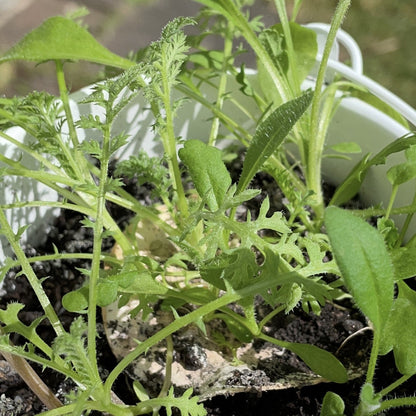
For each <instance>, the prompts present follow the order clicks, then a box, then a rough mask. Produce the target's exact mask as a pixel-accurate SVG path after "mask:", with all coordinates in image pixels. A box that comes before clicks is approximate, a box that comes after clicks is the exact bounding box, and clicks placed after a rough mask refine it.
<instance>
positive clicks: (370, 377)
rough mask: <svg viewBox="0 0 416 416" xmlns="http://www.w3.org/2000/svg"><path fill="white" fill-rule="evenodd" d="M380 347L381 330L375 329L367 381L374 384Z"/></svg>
mask: <svg viewBox="0 0 416 416" xmlns="http://www.w3.org/2000/svg"><path fill="white" fill-rule="evenodd" d="M379 349H380V331H378V330H376V329H374V338H373V345H372V347H371V353H370V360H369V362H368V368H367V376H366V383H368V384H373V378H374V373H375V371H376V365H377V358H378V352H379Z"/></svg>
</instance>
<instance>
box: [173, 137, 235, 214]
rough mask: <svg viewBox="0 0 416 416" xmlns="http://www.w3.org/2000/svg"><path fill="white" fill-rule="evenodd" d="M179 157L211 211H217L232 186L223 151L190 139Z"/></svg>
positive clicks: (180, 151)
mask: <svg viewBox="0 0 416 416" xmlns="http://www.w3.org/2000/svg"><path fill="white" fill-rule="evenodd" d="M179 157H180V158H181V160H182V162H183V163H185V165H186V166H187V167H188V169H189V173H190V175H191V178H192V180H193V182H194V184H195V188H196V190H197V191H198V194H199V195H200V196H201V198H202V199H203V200H204V201H206V203H207V205H208V208H209V209H210V210H211V211H216V210H217V209H218V208H219V207H220V206H221V205H222V203H223V201H224V197H225V195H226V193H227V191H228V188H229V187H230V186H231V177H230V174H229V173H228V170H227V168H226V167H225V164H224V162H223V161H222V159H221V151H220V150H219V149H217V148H215V147H212V146H208V145H207V144H205V143H203V142H201V141H199V140H188V141H186V142H185V144H184V147H183V148H182V149H180V150H179Z"/></svg>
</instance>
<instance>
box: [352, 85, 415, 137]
mask: <svg viewBox="0 0 416 416" xmlns="http://www.w3.org/2000/svg"><path fill="white" fill-rule="evenodd" d="M346 90H348V92H349V95H350V96H351V97H355V98H358V99H360V100H362V101H364V102H366V103H367V104H370V105H371V106H372V107H374V108H377V109H378V110H380V111H381V112H383V113H384V114H387V115H388V116H390V117H391V118H392V119H393V120H396V121H397V122H399V123H400V124H401V125H403V126H404V127H406V128H407V129H408V128H409V123H408V122H407V121H406V119H405V118H404V117H403V116H402V115H401V114H400V113H399V112H397V111H396V110H394V109H393V108H392V107H390V106H389V105H388V104H387V103H386V102H385V101H384V100H381V99H380V98H378V97H376V96H375V95H374V94H372V93H371V92H369V91H367V90H365V89H363V88H362V87H359V86H354V84H350V85H348V88H346Z"/></svg>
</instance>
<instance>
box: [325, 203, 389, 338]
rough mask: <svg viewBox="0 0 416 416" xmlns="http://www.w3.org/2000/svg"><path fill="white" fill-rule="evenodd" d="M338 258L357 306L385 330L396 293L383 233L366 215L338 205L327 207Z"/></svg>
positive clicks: (380, 328) (377, 325) (328, 225)
mask: <svg viewBox="0 0 416 416" xmlns="http://www.w3.org/2000/svg"><path fill="white" fill-rule="evenodd" d="M325 226H326V229H327V232H328V236H329V240H330V243H331V245H332V249H333V253H334V257H335V260H336V262H337V264H338V266H339V269H340V271H341V275H342V277H343V278H344V280H345V284H346V286H347V288H348V289H349V291H350V292H351V294H352V295H353V297H354V300H355V302H356V303H357V306H358V307H359V308H360V309H361V310H362V312H363V313H364V314H365V315H366V316H367V317H368V318H369V319H370V320H371V322H372V323H373V325H374V328H375V330H378V331H381V330H382V328H383V327H384V325H385V323H386V322H387V319H388V316H389V313H390V310H391V307H392V305H393V295H394V269H393V264H392V261H391V259H390V256H389V253H388V251H387V248H386V246H385V243H384V240H383V237H382V236H381V234H380V233H379V232H378V231H377V230H376V229H375V228H373V227H372V226H371V225H370V224H368V223H366V222H365V221H364V220H363V219H361V218H358V217H356V216H355V215H353V214H352V213H350V212H348V211H346V210H342V209H340V208H337V207H329V208H327V209H326V211H325Z"/></svg>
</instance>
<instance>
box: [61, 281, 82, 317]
mask: <svg viewBox="0 0 416 416" xmlns="http://www.w3.org/2000/svg"><path fill="white" fill-rule="evenodd" d="M62 306H63V307H64V308H65V309H66V310H67V311H68V312H78V313H80V312H83V311H85V310H86V309H87V308H88V287H86V286H84V287H82V288H80V289H78V290H74V291H72V292H69V293H66V294H65V295H64V296H63V298H62Z"/></svg>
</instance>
